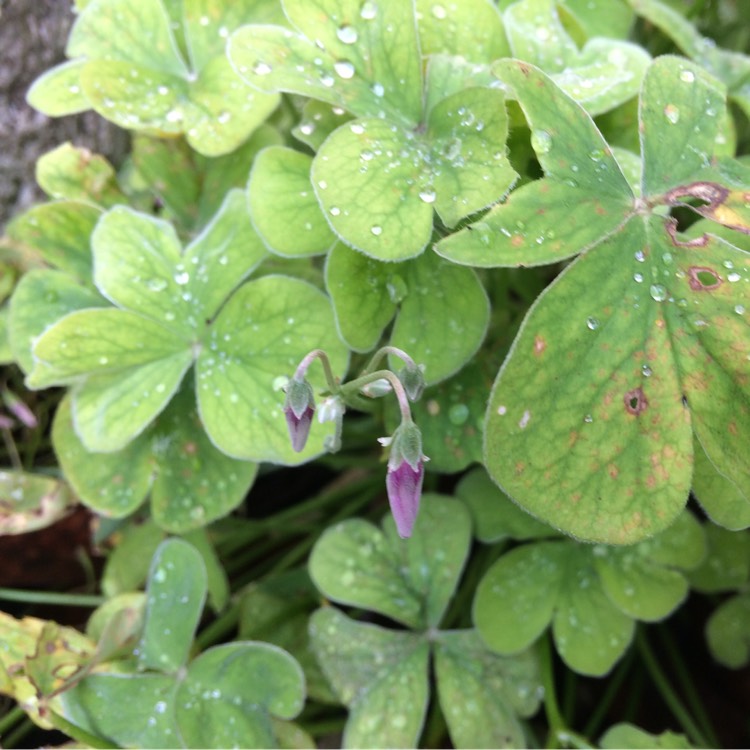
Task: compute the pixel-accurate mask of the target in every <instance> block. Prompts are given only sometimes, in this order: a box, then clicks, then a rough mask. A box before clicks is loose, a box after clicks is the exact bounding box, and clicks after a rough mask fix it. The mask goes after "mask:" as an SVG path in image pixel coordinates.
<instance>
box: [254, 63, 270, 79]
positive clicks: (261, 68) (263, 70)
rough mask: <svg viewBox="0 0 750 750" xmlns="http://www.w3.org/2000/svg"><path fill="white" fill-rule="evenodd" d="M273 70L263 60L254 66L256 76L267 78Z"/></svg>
mask: <svg viewBox="0 0 750 750" xmlns="http://www.w3.org/2000/svg"><path fill="white" fill-rule="evenodd" d="M272 70H273V68H272V67H271V66H270V65H269V64H268V63H264V62H263V61H261V60H259V61H258V62H257V63H255V65H253V73H255V75H256V76H267V75H268V74H269V73H270V72H271V71H272Z"/></svg>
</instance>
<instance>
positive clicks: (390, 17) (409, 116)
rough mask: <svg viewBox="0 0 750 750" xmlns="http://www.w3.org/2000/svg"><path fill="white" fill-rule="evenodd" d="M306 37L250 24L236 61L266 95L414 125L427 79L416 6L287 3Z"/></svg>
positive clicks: (232, 43) (238, 40)
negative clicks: (285, 94) (289, 95)
mask: <svg viewBox="0 0 750 750" xmlns="http://www.w3.org/2000/svg"><path fill="white" fill-rule="evenodd" d="M284 11H285V13H286V15H287V18H288V19H289V21H290V23H291V25H292V26H293V27H296V28H298V29H299V30H300V32H301V33H297V34H294V33H292V32H290V31H289V30H288V29H284V28H281V27H271V26H246V27H244V28H242V29H240V30H239V31H236V32H235V33H234V34H232V36H231V38H230V40H229V45H228V53H229V59H230V60H231V61H232V63H233V65H234V66H235V68H236V69H237V71H238V72H239V73H240V75H241V76H242V77H243V78H244V79H245V80H246V81H248V82H249V83H250V84H252V85H253V86H255V87H257V88H258V89H260V90H261V91H268V92H271V91H289V92H294V93H298V94H302V95H304V96H309V97H311V98H313V99H320V100H321V101H324V102H328V103H329V104H333V105H335V106H339V107H343V108H344V109H347V110H349V111H350V112H352V113H353V114H355V115H357V116H359V117H378V116H380V113H381V112H383V113H385V114H386V115H388V116H392V117H394V119H396V120H397V121H399V122H403V123H405V124H407V125H412V126H413V125H416V124H417V123H418V122H419V119H420V114H421V95H422V76H421V61H420V56H419V44H418V40H417V29H416V22H415V18H414V8H413V6H412V4H411V3H403V2H399V1H398V0H381V2H379V3H372V2H368V3H365V4H361V3H360V2H359V0H322V2H321V3H320V4H319V5H318V6H317V8H316V9H315V10H313V9H311V8H310V7H309V5H308V4H306V3H305V2H304V0H286V2H285V3H284Z"/></svg>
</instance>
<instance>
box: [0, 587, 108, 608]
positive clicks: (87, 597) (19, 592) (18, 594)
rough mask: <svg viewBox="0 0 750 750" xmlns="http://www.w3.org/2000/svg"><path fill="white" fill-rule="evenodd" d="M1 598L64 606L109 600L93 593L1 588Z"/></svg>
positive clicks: (89, 605)
mask: <svg viewBox="0 0 750 750" xmlns="http://www.w3.org/2000/svg"><path fill="white" fill-rule="evenodd" d="M0 600H5V601H8V602H25V603H26V604H60V605H61V606H64V607H98V606H100V605H101V604H104V602H106V601H107V598H106V597H105V596H97V595H92V594H64V593H61V592H55V591H30V590H28V589H8V588H0Z"/></svg>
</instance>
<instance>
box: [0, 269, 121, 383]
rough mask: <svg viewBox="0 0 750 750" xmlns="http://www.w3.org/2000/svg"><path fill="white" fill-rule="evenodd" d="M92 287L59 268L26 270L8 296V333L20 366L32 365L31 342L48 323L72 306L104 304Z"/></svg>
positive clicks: (72, 308) (73, 308) (84, 306)
mask: <svg viewBox="0 0 750 750" xmlns="http://www.w3.org/2000/svg"><path fill="white" fill-rule="evenodd" d="M106 306H107V302H106V300H104V299H103V298H102V297H101V295H99V294H97V293H96V292H95V291H92V290H91V289H88V288H87V287H84V286H81V285H80V284H79V283H78V282H76V281H74V280H73V279H71V278H70V276H68V274H66V273H62V272H61V271H52V270H47V269H33V270H31V271H29V272H28V273H25V274H24V275H23V277H22V278H21V280H20V281H19V282H18V285H17V286H16V288H15V290H14V292H13V296H12V297H11V300H10V305H9V307H10V311H9V316H8V336H9V339H10V346H11V349H12V351H13V357H14V358H15V360H16V361H17V362H18V364H19V365H20V367H21V369H22V370H23V371H24V372H26V373H29V372H31V370H32V369H33V368H34V356H33V354H32V344H33V342H34V341H35V340H36V338H37V337H38V336H40V335H41V334H42V333H43V332H44V331H45V330H46V329H47V328H48V327H49V326H51V325H52V324H53V323H55V322H57V321H58V320H60V319H61V318H63V317H65V316H66V315H67V314H68V313H70V312H73V311H75V310H82V309H85V308H91V307H106Z"/></svg>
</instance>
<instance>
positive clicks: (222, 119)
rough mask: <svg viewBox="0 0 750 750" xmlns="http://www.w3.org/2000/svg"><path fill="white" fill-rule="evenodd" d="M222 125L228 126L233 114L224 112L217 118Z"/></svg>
mask: <svg viewBox="0 0 750 750" xmlns="http://www.w3.org/2000/svg"><path fill="white" fill-rule="evenodd" d="M216 119H217V120H218V122H219V124H220V125H226V124H227V123H228V122H229V121H230V120H231V119H232V115H231V113H229V112H227V111H226V110H224V111H223V112H220V113H219V116H218V117H217V118H216Z"/></svg>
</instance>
